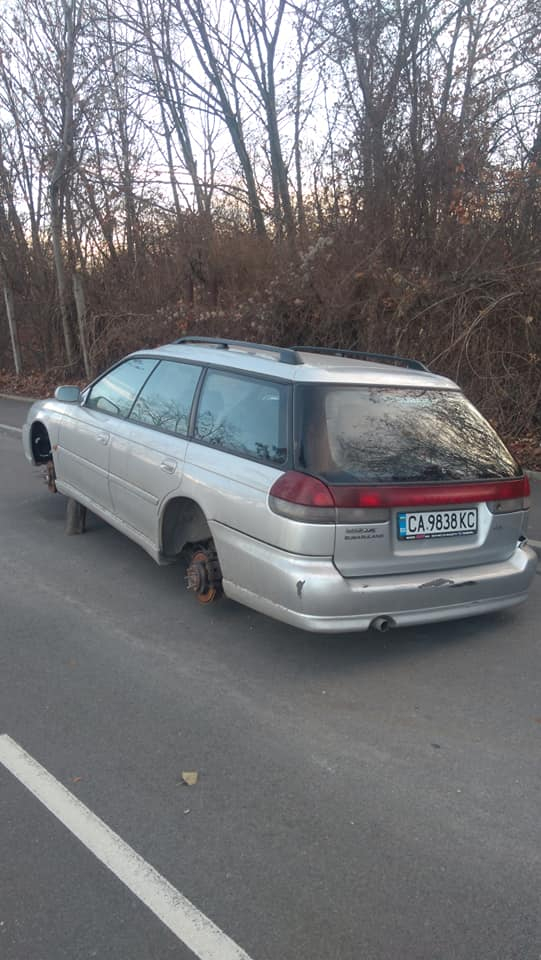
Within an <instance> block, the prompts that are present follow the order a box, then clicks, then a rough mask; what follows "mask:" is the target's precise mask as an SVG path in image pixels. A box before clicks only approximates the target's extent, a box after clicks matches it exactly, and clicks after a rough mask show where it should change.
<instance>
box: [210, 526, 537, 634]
mask: <svg viewBox="0 0 541 960" xmlns="http://www.w3.org/2000/svg"><path fill="white" fill-rule="evenodd" d="M211 527H212V533H213V536H214V540H215V543H216V547H217V550H218V556H219V557H220V562H221V564H222V571H223V575H224V583H223V586H224V592H225V594H226V596H228V597H230V598H231V599H233V600H238V601H239V602H240V603H244V604H246V605H247V606H249V607H252V608H254V609H255V610H259V611H260V612H261V613H265V614H267V615H269V616H271V617H274V618H275V619H278V620H282V621H284V622H286V623H290V624H292V625H293V626H296V627H300V628H301V629H303V630H310V631H314V632H321V633H341V632H346V631H356V630H366V629H368V627H370V625H371V624H372V622H373V621H374V620H375V618H377V617H389V618H391V619H392V621H394V624H395V625H396V626H408V625H412V624H419V623H432V622H436V621H439V620H452V619H457V618H459V617H469V616H474V615H476V614H481V613H489V612H491V611H495V610H502V609H504V608H506V607H510V606H513V605H515V604H518V603H521V602H522V601H523V600H525V599H526V597H527V593H528V587H529V585H530V583H531V581H532V578H533V576H534V574H535V570H536V566H537V556H536V554H535V553H534V551H533V550H531V549H530V548H529V547H528V546H526V545H521V546H520V547H517V548H516V550H515V551H514V553H513V554H512V555H511V556H510V557H509V558H508V559H507V560H503V561H501V562H499V563H490V564H483V565H480V566H473V567H463V568H460V569H451V570H444V571H438V572H437V573H411V574H393V575H392V576H373V577H354V578H348V579H346V578H344V577H342V575H341V574H340V573H339V572H338V571H337V569H336V567H335V566H334V564H333V562H332V560H331V559H330V558H328V557H304V556H298V555H296V554H291V553H286V552H285V551H283V550H277V549H276V548H275V547H272V546H269V545H268V544H265V543H261V542H260V541H258V540H254V539H252V538H251V537H247V536H245V535H244V534H241V533H239V532H238V531H236V530H232V529H231V528H229V527H225V526H224V525H222V524H219V523H211Z"/></svg>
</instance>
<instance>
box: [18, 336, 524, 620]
mask: <svg viewBox="0 0 541 960" xmlns="http://www.w3.org/2000/svg"><path fill="white" fill-rule="evenodd" d="M23 442H24V449H25V453H26V457H27V458H28V460H29V461H30V462H32V463H34V464H47V469H48V473H49V478H50V485H51V487H52V488H53V489H54V488H56V489H57V490H58V491H59V492H60V493H63V494H65V495H66V496H67V497H70V498H72V499H73V500H75V501H77V503H78V504H80V505H81V507H82V508H88V509H90V510H91V511H92V512H93V513H95V514H98V515H99V516H100V517H102V518H103V519H104V520H106V521H107V522H108V523H110V524H112V525H113V526H114V527H116V528H117V529H118V530H120V531H122V533H125V534H126V535H127V536H128V537H131V539H132V540H134V541H135V542H136V543H138V544H140V546H142V547H143V548H144V549H145V550H146V551H147V552H148V553H149V554H150V555H151V556H152V557H153V558H154V560H156V561H157V562H158V563H170V562H173V561H175V560H176V559H178V558H179V556H181V555H182V557H183V558H185V560H186V563H187V575H186V583H187V586H188V588H189V589H190V590H191V591H192V592H193V593H194V594H195V596H197V598H198V599H199V600H200V601H201V602H202V603H209V602H211V601H213V600H216V599H217V598H218V597H219V596H220V595H221V594H222V593H224V594H225V595H226V596H227V597H229V598H231V599H233V600H238V601H239V602H240V603H244V604H246V605H247V606H249V607H253V608H254V609H255V610H259V611H261V612H262V613H265V614H268V615H269V616H271V617H275V618H277V619H278V620H283V621H285V622H287V623H290V624H293V625H294V626H297V627H301V628H303V629H305V630H312V631H327V632H339V631H351V630H364V629H366V628H367V627H370V626H372V627H374V628H376V629H378V630H386V629H388V628H390V627H393V626H402V625H407V624H418V623H429V622H434V621H439V620H449V619H453V618H458V617H466V616H470V615H472V614H478V613H486V612H488V611H494V610H501V609H503V608H505V607H510V606H512V605H513V604H517V603H520V602H521V601H522V600H525V599H526V595H527V590H528V587H529V584H530V582H531V580H532V577H533V575H534V572H535V567H536V561H537V558H536V555H535V554H534V552H533V551H532V550H531V549H530V548H529V547H528V546H527V541H526V527H527V518H528V495H529V483H528V478H527V477H526V476H524V474H523V471H522V470H521V468H520V467H519V466H518V464H517V463H516V462H515V460H514V459H513V457H512V456H511V454H510V453H509V452H508V450H507V449H506V447H505V446H504V444H503V443H502V441H501V440H500V439H499V438H498V436H497V435H496V433H495V432H494V430H493V429H492V428H491V427H490V426H489V424H488V423H487V422H486V421H485V420H484V419H483V417H482V416H481V415H480V414H479V413H478V411H477V410H476V409H475V408H474V407H473V406H472V405H471V403H469V402H468V400H467V399H466V398H465V397H464V396H463V394H462V393H461V392H460V389H459V388H458V387H457V385H456V384H455V383H453V382H452V381H450V380H447V379H445V378H443V377H440V376H436V375H434V374H432V373H430V372H429V371H428V370H427V369H426V368H425V367H424V366H423V365H422V364H421V363H419V362H418V361H415V360H405V359H403V358H399V357H386V356H380V355H374V354H352V353H349V352H344V351H337V350H335V351H333V350H327V349H322V348H313V347H296V348H291V349H289V348H280V347H271V346H268V345H266V344H255V343H243V342H239V341H232V340H211V339H208V338H201V337H191V338H189V337H185V338H182V339H181V340H178V341H177V342H176V343H174V344H171V345H168V346H164V347H160V348H159V349H156V350H143V351H140V352H138V353H134V354H132V355H131V356H129V357H127V358H126V359H124V360H122V361H121V362H120V363H118V364H116V365H115V366H114V367H112V368H111V369H110V370H108V371H107V372H106V373H104V374H103V375H102V376H101V377H99V378H98V379H97V380H95V381H94V382H93V383H92V384H90V386H88V387H87V388H86V389H85V390H83V391H82V392H79V390H78V388H76V387H59V388H58V389H57V390H56V393H55V398H54V399H50V400H44V401H40V402H39V403H36V404H34V405H33V407H32V408H31V409H30V411H29V414H28V419H27V422H26V424H25V427H24V431H23Z"/></svg>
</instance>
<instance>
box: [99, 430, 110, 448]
mask: <svg viewBox="0 0 541 960" xmlns="http://www.w3.org/2000/svg"><path fill="white" fill-rule="evenodd" d="M97 441H98V443H103V445H104V446H106V445H107V444H108V443H109V434H108V433H98V436H97Z"/></svg>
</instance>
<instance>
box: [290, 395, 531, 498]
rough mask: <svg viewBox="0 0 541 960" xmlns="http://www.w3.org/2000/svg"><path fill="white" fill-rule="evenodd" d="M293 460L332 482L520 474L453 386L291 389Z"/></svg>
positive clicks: (490, 432)
mask: <svg viewBox="0 0 541 960" xmlns="http://www.w3.org/2000/svg"><path fill="white" fill-rule="evenodd" d="M295 409H296V417H295V419H296V435H297V437H298V443H297V466H298V467H300V468H301V469H303V470H307V471H308V472H310V473H315V474H318V475H320V476H322V477H324V478H325V479H328V480H330V481H334V482H337V483H340V482H342V483H374V482H376V483H424V482H426V483H430V482H432V483H433V482H438V481H440V480H441V481H450V480H484V479H488V478H491V477H494V478H496V477H515V476H520V475H521V470H520V468H519V467H518V465H517V463H516V462H515V460H514V459H513V457H512V456H511V454H510V453H509V451H508V450H507V449H506V447H505V446H504V444H503V443H502V441H501V440H500V438H499V437H498V435H497V434H496V433H495V431H494V430H493V429H492V427H491V426H490V425H489V424H488V423H487V421H486V420H485V419H484V418H483V417H482V416H481V414H480V413H479V412H478V411H477V410H476V409H475V407H474V406H472V404H471V403H469V401H468V400H466V398H465V397H464V396H463V395H462V394H461V393H459V392H458V391H456V392H455V391H450V390H423V389H411V388H402V387H395V388H388V387H362V386H359V387H357V386H355V387H342V386H324V385H310V386H306V387H305V386H299V387H298V388H297V394H296V401H295Z"/></svg>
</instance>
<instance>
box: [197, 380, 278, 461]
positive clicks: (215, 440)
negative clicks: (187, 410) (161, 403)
mask: <svg viewBox="0 0 541 960" xmlns="http://www.w3.org/2000/svg"><path fill="white" fill-rule="evenodd" d="M287 396H288V388H287V386H286V385H285V384H281V383H271V382H269V381H267V380H255V379H251V378H250V377H240V376H237V375H236V374H230V373H219V372H217V371H210V372H209V373H208V374H207V376H206V378H205V383H204V386H203V390H202V391H201V398H200V401H199V409H198V413H197V420H196V424H195V437H196V439H197V440H202V441H204V442H205V443H209V444H211V445H212V446H216V447H221V448H222V449H224V450H228V451H230V452H231V453H237V454H240V455H244V456H248V457H253V458H255V459H257V460H263V461H266V462H267V463H272V464H281V463H284V462H285V460H286V459H287Z"/></svg>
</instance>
